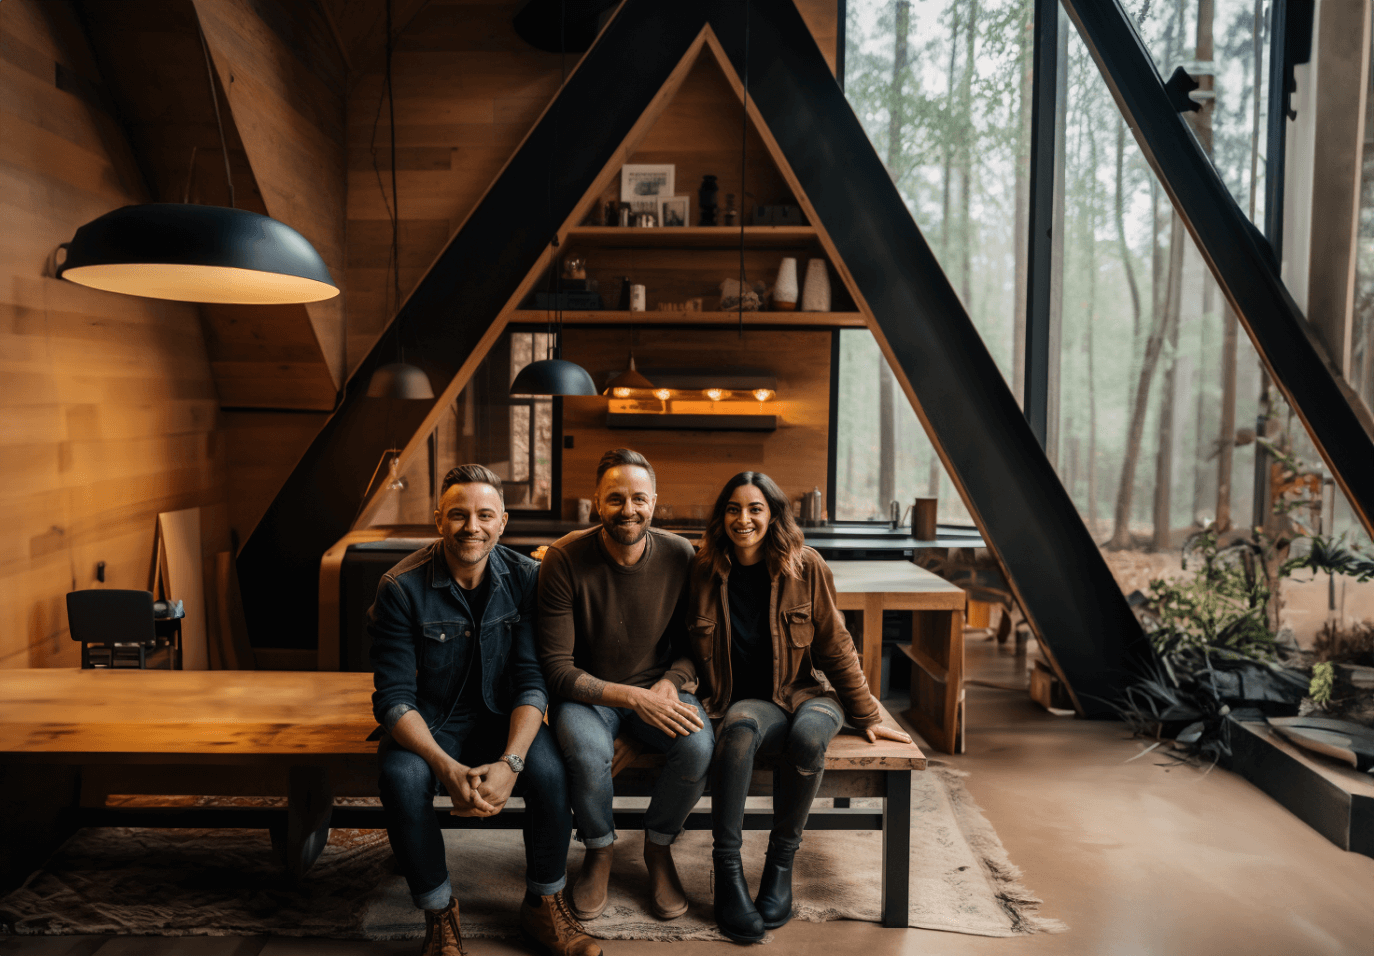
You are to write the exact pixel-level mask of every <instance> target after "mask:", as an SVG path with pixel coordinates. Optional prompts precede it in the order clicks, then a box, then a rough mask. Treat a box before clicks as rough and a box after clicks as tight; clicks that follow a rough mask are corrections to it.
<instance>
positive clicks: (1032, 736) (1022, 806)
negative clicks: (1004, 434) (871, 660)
mask: <svg viewBox="0 0 1374 956" xmlns="http://www.w3.org/2000/svg"><path fill="white" fill-rule="evenodd" d="M967 658H968V664H969V670H970V673H971V675H972V676H974V677H978V678H982V679H985V680H990V681H995V682H1002V683H1011V682H1014V681H1017V680H1018V679H1019V678H1020V675H1021V674H1022V672H1023V671H1024V660H1022V661H1018V660H1017V659H1016V658H1015V657H1014V656H1013V654H1012V653H1011V652H1010V650H1009V649H1002V650H999V649H998V648H997V647H996V645H995V644H993V643H992V642H990V641H984V640H982V639H981V638H980V637H978V636H977V635H976V634H970V635H969V645H968V652H967ZM903 705H904V702H901V701H896V702H893V703H892V704H891V705H890V709H892V710H893V711H894V712H895V711H896V710H898V709H899V707H901V706H903ZM1143 746H1144V744H1142V743H1141V742H1140V741H1136V740H1132V739H1130V738H1129V737H1127V736H1126V735H1125V734H1124V732H1123V731H1122V729H1121V726H1120V725H1119V724H1111V723H1102V722H1089V721H1079V720H1074V719H1072V718H1059V717H1052V716H1050V715H1048V714H1046V713H1045V712H1044V711H1043V710H1041V709H1040V708H1039V707H1037V706H1036V705H1035V704H1033V703H1031V701H1030V699H1029V698H1028V697H1026V696H1025V695H1023V694H1019V693H1012V692H1008V691H1002V690H996V689H992V688H985V687H969V688H968V753H966V754H962V755H960V756H958V757H952V758H944V759H948V760H949V762H950V763H952V764H954V765H955V766H957V767H960V768H961V769H964V770H967V771H969V773H970V776H969V778H968V781H967V786H968V789H969V791H970V792H971V793H972V794H973V796H974V798H975V799H976V800H977V801H978V802H979V803H980V804H981V805H982V806H983V808H984V810H985V811H986V812H987V817H988V819H989V820H990V821H991V822H992V824H993V825H994V826H995V827H996V828H997V832H998V834H999V835H1000V836H1001V838H1002V842H1003V844H1005V846H1006V848H1007V852H1008V853H1009V855H1010V857H1011V859H1012V861H1013V862H1014V863H1016V864H1017V865H1018V866H1020V867H1021V869H1022V870H1023V872H1024V875H1025V883H1026V885H1027V886H1028V887H1029V888H1030V890H1031V891H1032V892H1035V893H1038V894H1040V896H1041V897H1042V898H1043V899H1044V901H1045V905H1044V907H1043V909H1042V913H1043V914H1044V915H1045V916H1050V917H1055V918H1058V919H1061V920H1063V921H1064V922H1066V923H1067V924H1068V925H1069V932H1067V933H1064V934H1059V935H1053V936H1030V937H1024V936H1023V937H1017V938H1014V939H987V938H984V937H977V936H963V935H959V934H955V933H941V932H931V931H925V930H892V929H882V928H881V927H879V926H877V925H874V924H869V923H854V922H832V923H820V924H817V923H797V922H794V923H791V924H789V925H788V926H785V927H783V928H782V929H781V930H779V931H777V932H776V933H775V935H774V939H775V942H774V943H773V944H772V946H773V947H774V949H773V951H774V952H785V953H789V954H791V953H797V954H817V956H821V954H824V956H833V954H835V953H856V952H857V953H863V954H865V956H887V954H906V953H921V954H923V956H936V954H982V956H1020V954H1023V953H1025V954H1037V953H1046V954H1048V953H1053V954H1062V956H1076V954H1083V956H1137V954H1138V956H1147V954H1148V956H1165V954H1167V956H1201V954H1207V956H1228V954H1236V956H1270V954H1273V956H1317V954H1323V956H1324V954H1332V956H1334V954H1354V956H1374V859H1370V858H1368V857H1364V856H1359V855H1357V854H1353V853H1346V852H1344V851H1342V850H1338V849H1337V848H1336V847H1335V846H1333V845H1332V844H1330V843H1328V842H1327V841H1326V840H1325V839H1324V838H1323V837H1322V836H1321V835H1319V834H1318V833H1317V832H1316V831H1314V830H1312V829H1311V828H1310V827H1308V826H1307V825H1306V824H1305V823H1303V822H1302V821H1301V820H1299V819H1298V818H1297V817H1295V816H1293V815H1292V814H1291V813H1289V812H1288V811H1287V810H1285V809H1284V808H1283V807H1281V806H1279V805H1278V804H1277V803H1275V802H1274V801H1272V800H1270V799H1269V798H1268V797H1267V796H1265V795H1264V794H1263V793H1261V792H1260V791H1259V790H1257V789H1256V788H1255V787H1254V786H1252V785H1251V784H1249V783H1247V782H1246V781H1244V780H1242V779H1241V778H1240V777H1238V776H1235V775H1234V774H1231V773H1227V772H1226V771H1222V770H1214V771H1212V772H1211V773H1208V774H1206V775H1203V774H1202V773H1201V772H1199V771H1195V770H1192V769H1188V768H1174V769H1166V768H1164V767H1160V766H1156V763H1158V762H1159V761H1157V760H1154V759H1153V757H1152V756H1146V757H1143V758H1141V759H1139V760H1136V761H1134V762H1132V763H1125V762H1124V761H1126V760H1127V759H1128V758H1129V757H1131V756H1132V755H1134V754H1136V753H1138V752H1139V751H1140V750H1141V749H1142V748H1143ZM937 756H938V755H937ZM803 852H805V851H804V850H803ZM675 945H676V946H677V948H676V949H674V950H672V953H673V956H707V954H723V953H733V952H739V950H738V949H737V948H736V947H735V946H734V945H733V944H728V943H677V944H675ZM417 950H418V945H417V943H416V942H415V941H413V940H411V941H405V942H388V943H357V942H342V941H337V940H320V939H305V940H298V939H287V938H280V937H269V938H263V937H250V938H233V937H196V938H158V937H97V936H85V937H46V938H15V937H0V954H9V953H17V954H24V956H40V954H41V956H86V954H91V953H99V956H173V954H175V956H403V954H413V953H415V952H416V951H417ZM468 950H469V952H470V953H472V954H473V956H486V954H491V956H497V954H501V956H506V954H518V953H525V952H526V950H524V949H523V948H521V947H519V946H518V945H517V944H515V943H501V942H495V941H489V940H476V941H473V942H471V943H469V944H468ZM605 951H606V953H607V956H626V954H631V953H633V954H649V956H667V953H668V952H669V950H668V948H667V944H663V943H658V944H654V943H644V942H623V941H610V942H607V943H606V944H605Z"/></svg>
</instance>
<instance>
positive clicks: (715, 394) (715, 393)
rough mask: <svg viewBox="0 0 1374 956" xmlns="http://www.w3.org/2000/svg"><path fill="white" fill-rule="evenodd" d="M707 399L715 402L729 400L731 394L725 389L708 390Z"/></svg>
mask: <svg viewBox="0 0 1374 956" xmlns="http://www.w3.org/2000/svg"><path fill="white" fill-rule="evenodd" d="M706 397H707V398H709V399H710V400H711V401H713V402H718V401H720V400H721V399H722V398H729V397H730V393H729V392H728V391H726V390H725V389H723V388H708V389H707V390H706Z"/></svg>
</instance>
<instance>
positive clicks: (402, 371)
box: [367, 362, 434, 399]
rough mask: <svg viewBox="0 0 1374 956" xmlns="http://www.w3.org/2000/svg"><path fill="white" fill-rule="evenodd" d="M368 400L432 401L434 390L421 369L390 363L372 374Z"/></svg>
mask: <svg viewBox="0 0 1374 956" xmlns="http://www.w3.org/2000/svg"><path fill="white" fill-rule="evenodd" d="M367 397H368V398H401V399H432V398H434V388H433V386H432V385H430V383H429V376H428V375H426V374H425V373H424V371H423V370H422V369H419V368H416V367H415V366H414V365H410V364H408V363H406V362H392V363H391V364H390V365H383V366H382V367H381V368H379V369H377V371H375V372H373V373H372V380H371V381H370V382H368V383H367Z"/></svg>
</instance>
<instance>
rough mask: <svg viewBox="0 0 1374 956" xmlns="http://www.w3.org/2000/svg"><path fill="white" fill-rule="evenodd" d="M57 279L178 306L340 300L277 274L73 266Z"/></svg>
mask: <svg viewBox="0 0 1374 956" xmlns="http://www.w3.org/2000/svg"><path fill="white" fill-rule="evenodd" d="M62 278H64V279H70V280H71V281H72V282H77V283H80V284H81V285H84V286H90V287H91V288H92V289H102V290H104V291H106V292H120V293H123V294H124V295H140V296H145V297H147V298H151V299H176V300H179V301H182V302H217V303H233V304H236V305H280V304H282V303H288V302H320V301H322V300H324V299H331V298H333V297H334V296H336V295H338V294H339V289H338V287H337V286H333V285H330V284H329V283H327V282H320V281H318V280H317V279H306V278H303V277H301V276H293V275H284V274H282V273H280V272H263V271H260V270H257V269H235V268H231V267H228V266H203V265H177V264H171V263H161V262H153V263H125V262H117V263H109V264H105V265H90V266H74V267H72V268H70V269H66V270H64V271H63V272H62Z"/></svg>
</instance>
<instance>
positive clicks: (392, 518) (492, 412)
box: [372, 329, 554, 525]
mask: <svg viewBox="0 0 1374 956" xmlns="http://www.w3.org/2000/svg"><path fill="white" fill-rule="evenodd" d="M552 342H553V336H551V335H549V334H548V333H546V332H531V331H522V330H519V329H513V330H511V331H508V332H507V333H506V334H505V335H504V336H503V337H502V338H501V340H500V341H499V342H497V344H496V345H495V346H493V347H492V350H491V351H490V352H489V353H487V357H486V358H485V359H483V360H482V363H481V365H479V366H478V367H477V371H476V373H475V374H474V375H473V377H472V380H471V381H469V382H468V385H467V388H465V389H463V391H462V392H460V393H459V394H458V397H457V399H456V400H455V401H454V402H453V404H452V405H450V406H449V408H448V412H447V414H445V415H444V416H443V417H442V418H441V419H440V420H439V424H438V425H437V426H436V427H435V429H434V431H433V433H431V434H430V436H429V441H428V447H427V449H426V451H425V452H423V453H421V454H419V455H416V456H415V458H414V460H413V461H412V462H411V463H410V465H409V467H408V468H407V469H406V470H405V473H404V474H403V475H402V476H401V478H402V479H403V481H402V482H398V483H396V484H403V487H395V488H391V489H390V491H391V492H392V493H391V494H389V495H388V497H387V500H385V501H384V502H383V503H382V507H381V508H379V509H378V511H377V513H376V515H375V516H374V517H373V519H372V523H373V524H374V525H429V524H431V522H432V520H433V512H434V508H435V502H436V499H437V495H438V490H439V488H440V487H442V484H443V479H444V475H446V474H448V472H449V470H450V469H451V468H453V467H455V466H456V465H460V464H465V463H470V462H476V463H479V464H483V465H486V466H487V467H488V468H490V469H491V470H492V471H494V472H496V474H497V475H498V476H499V477H500V478H501V482H502V485H503V490H504V491H505V495H506V510H507V511H511V512H532V511H548V510H550V509H551V508H552V501H553V430H554V429H553V400H552V398H550V397H549V396H524V397H516V396H511V395H510V394H509V390H510V383H511V382H512V381H514V380H515V376H516V375H517V374H518V373H519V372H520V370H521V369H522V368H524V367H525V366H526V365H528V364H529V363H530V362H532V361H538V360H539V359H546V358H549V357H550V351H551V348H552ZM377 480H378V481H379V482H382V483H384V484H385V483H388V482H391V479H390V478H388V477H386V476H379V477H378V479H377Z"/></svg>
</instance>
